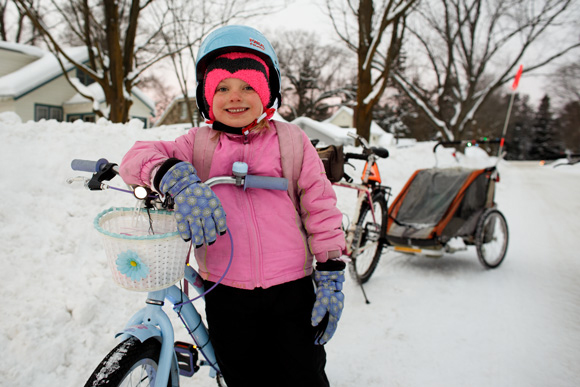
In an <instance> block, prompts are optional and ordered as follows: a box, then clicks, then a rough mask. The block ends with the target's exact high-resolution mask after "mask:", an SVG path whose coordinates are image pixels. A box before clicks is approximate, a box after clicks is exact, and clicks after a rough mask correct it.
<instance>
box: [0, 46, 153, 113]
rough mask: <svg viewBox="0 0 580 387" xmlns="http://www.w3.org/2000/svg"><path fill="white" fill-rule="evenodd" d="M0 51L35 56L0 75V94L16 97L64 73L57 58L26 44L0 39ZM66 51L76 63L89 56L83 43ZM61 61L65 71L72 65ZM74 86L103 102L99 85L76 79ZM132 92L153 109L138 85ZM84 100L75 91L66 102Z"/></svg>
mask: <svg viewBox="0 0 580 387" xmlns="http://www.w3.org/2000/svg"><path fill="white" fill-rule="evenodd" d="M2 50H8V51H15V52H19V53H22V54H24V55H28V56H32V57H36V58H37V59H36V60H34V61H33V62H31V63H29V64H27V65H25V66H23V67H21V68H20V69H18V70H16V71H14V72H12V73H10V74H7V75H4V76H3V77H0V97H12V98H14V99H18V98H20V97H22V96H23V95H26V94H27V93H29V92H31V91H32V90H34V89H36V88H38V87H40V86H42V85H44V84H46V83H48V82H50V81H52V80H53V79H55V78H58V77H60V76H61V75H62V74H63V72H62V69H61V67H60V64H59V62H58V59H57V58H56V56H54V55H53V54H52V53H51V52H48V51H45V50H42V49H40V48H38V47H34V46H29V45H25V44H19V43H9V42H4V41H0V52H1V51H2ZM65 51H66V53H67V55H69V56H70V57H71V58H72V59H73V60H75V61H77V62H80V63H83V62H86V61H87V60H88V59H89V54H88V52H87V48H86V47H84V46H81V47H70V48H67V49H65ZM63 63H64V64H65V69H66V70H67V71H69V70H71V69H73V68H74V65H73V64H72V63H70V62H69V61H67V60H66V59H65V60H64V61H63ZM76 85H77V87H79V88H82V89H84V90H85V93H86V94H91V95H94V96H95V97H97V98H96V100H97V101H98V102H104V101H105V94H104V92H103V90H102V88H101V87H100V86H99V85H98V84H96V83H93V84H91V85H90V86H88V87H87V86H84V85H82V84H80V82H77V83H76ZM131 93H132V94H133V95H134V96H135V97H137V98H138V99H140V100H141V101H142V102H143V103H144V104H145V105H146V106H147V107H148V108H150V109H151V110H152V111H155V102H154V101H153V100H152V99H151V98H149V97H148V96H147V95H146V94H145V93H144V92H143V91H141V90H140V89H138V88H137V87H133V88H132V90H131ZM86 102H88V100H87V99H86V98H84V97H82V96H81V95H80V94H78V93H77V94H76V95H75V96H74V97H72V98H71V99H70V100H68V101H66V102H65V103H67V104H75V103H86Z"/></svg>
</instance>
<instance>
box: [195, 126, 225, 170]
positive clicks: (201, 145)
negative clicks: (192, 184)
mask: <svg viewBox="0 0 580 387" xmlns="http://www.w3.org/2000/svg"><path fill="white" fill-rule="evenodd" d="M218 141H219V132H216V131H215V130H213V129H211V128H210V127H209V126H202V127H200V128H199V129H198V131H197V132H196V133H195V138H194V140H193V166H194V167H195V169H196V171H197V176H199V178H200V179H201V181H206V180H207V179H208V178H209V170H210V168H211V160H212V158H213V153H214V152H215V148H216V147H217V144H218Z"/></svg>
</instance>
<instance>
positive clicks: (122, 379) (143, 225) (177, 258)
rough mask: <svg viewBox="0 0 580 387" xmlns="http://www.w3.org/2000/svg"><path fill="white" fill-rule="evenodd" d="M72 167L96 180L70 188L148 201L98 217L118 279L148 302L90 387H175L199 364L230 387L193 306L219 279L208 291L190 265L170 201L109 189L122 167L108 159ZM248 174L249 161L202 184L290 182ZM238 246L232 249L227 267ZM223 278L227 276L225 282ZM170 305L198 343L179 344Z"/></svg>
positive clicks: (272, 185) (284, 185)
mask: <svg viewBox="0 0 580 387" xmlns="http://www.w3.org/2000/svg"><path fill="white" fill-rule="evenodd" d="M71 166H72V168H73V169H74V170H78V171H85V172H92V173H93V175H92V177H91V178H90V179H89V178H84V177H77V178H72V179H69V180H68V182H69V183H73V182H75V181H82V182H84V184H85V186H86V188H88V189H90V190H104V189H116V190H120V191H125V192H131V193H133V194H134V195H135V197H137V198H138V199H139V200H140V201H141V203H142V204H143V205H142V207H141V208H137V209H133V208H111V209H108V210H105V211H103V212H102V213H101V214H99V215H98V216H97V218H96V219H95V227H96V229H97V230H98V231H99V232H100V234H101V236H102V237H103V241H104V246H105V251H106V253H107V259H108V263H109V268H110V269H111V272H112V274H113V279H114V280H115V282H117V284H118V285H120V286H122V287H124V288H127V289H129V290H136V291H146V292H147V298H146V301H145V304H146V305H145V307H144V308H142V309H141V310H139V311H138V312H137V313H135V314H134V315H133V317H131V318H130V319H129V322H128V323H127V324H126V326H125V328H124V329H122V330H121V331H120V332H119V333H118V334H117V336H118V338H119V341H120V343H119V344H118V345H117V346H116V347H115V348H113V349H112V350H111V351H110V352H109V354H108V355H107V356H105V358H104V359H103V360H102V361H101V363H100V364H99V365H98V366H97V368H96V369H95V371H94V372H93V373H92V374H91V376H90V377H89V380H88V381H87V382H86V384H85V387H88V386H153V387H167V386H175V387H177V386H179V378H180V376H183V377H191V376H193V375H194V374H195V373H196V372H198V371H199V370H200V368H201V367H209V374H210V376H211V377H214V378H215V379H216V381H217V384H218V385H219V386H225V383H224V381H223V378H222V376H221V373H220V370H219V366H218V364H217V361H216V357H215V354H214V350H213V347H212V344H211V342H210V340H209V334H208V330H207V328H206V325H205V323H204V321H203V320H202V318H201V316H200V314H199V312H198V311H197V310H196V308H195V306H194V305H193V303H192V302H193V301H195V300H196V299H198V298H202V297H203V296H204V295H205V294H206V293H207V292H209V291H211V290H212V289H213V288H214V287H215V286H216V285H217V284H218V283H220V282H221V279H220V280H218V281H217V283H216V284H215V285H214V286H212V288H210V289H207V290H205V289H204V285H203V281H202V279H201V277H200V275H199V274H198V273H197V272H196V271H195V270H194V269H193V268H192V267H191V266H189V265H186V259H187V254H188V251H189V249H190V243H186V242H184V241H183V240H182V239H181V237H180V235H179V233H178V231H176V230H177V226H176V224H175V219H174V217H173V214H172V212H170V211H167V209H168V208H170V207H171V203H170V201H167V200H166V201H162V200H161V198H160V197H159V196H158V195H157V194H156V193H154V192H151V191H150V190H148V189H146V188H145V187H136V188H135V189H131V190H125V189H120V188H117V187H112V186H110V185H108V184H107V183H105V182H106V181H109V180H111V179H113V178H114V177H115V176H117V175H118V167H117V165H116V164H113V163H109V162H107V161H106V160H105V159H101V160H99V161H86V160H73V162H72V164H71ZM247 172H248V166H247V164H245V163H241V162H239V163H234V165H233V167H232V174H233V176H220V177H214V178H211V179H209V180H207V181H206V182H205V183H206V184H207V185H208V186H209V187H211V186H214V185H217V184H234V185H236V186H238V187H240V189H246V188H264V189H277V190H284V191H285V190H287V189H288V181H287V180H286V179H284V178H276V177H266V176H253V175H248V174H247ZM228 233H229V230H228ZM229 235H230V240H231V234H229ZM233 248H234V246H233V244H232V251H231V256H230V264H231V259H232V257H233ZM228 268H229V265H228ZM226 272H227V269H226ZM224 276H225V273H224V274H223V276H222V278H223V277H224ZM182 278H185V280H186V281H187V282H186V284H185V286H186V287H185V289H182V288H180V287H178V286H177V285H176V283H179V282H180V280H181V279H182ZM187 284H190V285H191V286H192V287H193V288H194V289H195V290H196V291H197V293H198V294H199V295H198V296H197V297H195V298H192V299H190V298H189V296H188V294H187V293H188V292H187ZM166 302H168V303H169V304H170V305H172V309H173V311H174V312H175V313H176V314H177V316H178V317H179V320H180V321H181V322H182V323H183V324H184V326H185V328H186V330H187V332H188V334H189V335H190V336H191V338H192V340H193V343H186V342H180V341H178V342H175V335H174V328H173V323H172V322H171V320H170V319H169V317H168V315H167V314H166V313H165V311H164V310H163V309H162V307H163V306H164V305H165V303H166ZM200 355H201V356H200Z"/></svg>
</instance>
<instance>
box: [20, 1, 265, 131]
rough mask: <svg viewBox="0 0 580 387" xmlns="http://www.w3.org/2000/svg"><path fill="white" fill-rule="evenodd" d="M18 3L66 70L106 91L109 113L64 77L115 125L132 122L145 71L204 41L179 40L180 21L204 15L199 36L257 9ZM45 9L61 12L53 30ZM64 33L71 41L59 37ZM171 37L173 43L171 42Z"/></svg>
mask: <svg viewBox="0 0 580 387" xmlns="http://www.w3.org/2000/svg"><path fill="white" fill-rule="evenodd" d="M14 2H15V3H16V4H17V5H18V9H19V11H20V13H22V14H25V15H26V16H27V17H28V18H30V20H32V22H33V23H34V26H35V27H36V28H37V29H38V30H39V31H40V32H41V33H42V35H43V37H44V39H45V40H46V42H47V45H48V47H49V49H50V50H51V51H52V52H53V54H55V56H56V57H57V58H58V59H59V62H60V63H61V67H62V68H63V70H64V63H65V62H66V61H68V62H70V63H72V64H73V65H74V66H75V67H76V68H78V69H79V70H81V71H83V72H84V73H86V74H87V75H88V76H89V77H91V78H92V79H93V80H95V82H97V83H98V84H99V85H100V86H101V87H102V89H103V92H104V94H105V99H106V101H107V105H108V111H102V110H101V109H99V107H98V103H96V102H97V101H96V97H95V96H93V95H91V94H88V93H87V92H86V91H84V90H83V89H82V88H80V87H77V85H76V83H75V82H73V81H71V80H70V79H69V77H68V74H67V73H66V72H65V76H67V79H69V82H70V83H71V85H72V86H73V87H74V88H75V89H76V90H77V91H78V92H79V93H80V94H81V95H83V96H84V97H85V98H88V99H90V100H92V101H93V102H95V103H93V109H94V110H95V113H96V114H98V115H101V116H105V117H108V118H109V119H110V120H111V121H113V122H126V121H127V120H128V118H129V109H130V107H131V105H132V98H131V90H132V88H133V87H134V86H135V85H136V84H137V83H138V82H139V76H140V75H141V74H142V73H143V72H145V71H147V70H148V69H150V68H151V66H153V65H154V64H155V63H158V62H159V61H160V60H162V59H164V58H167V57H170V56H172V55H175V54H176V53H179V52H180V51H181V50H183V49H185V48H186V47H190V46H191V44H193V43H195V42H197V41H199V38H201V35H199V36H198V38H197V39H195V41H192V39H190V38H189V36H190V35H188V38H187V39H183V40H181V39H180V38H181V35H178V34H177V33H175V32H172V31H179V30H180V28H182V27H180V25H182V22H183V20H184V19H182V18H185V17H189V16H192V17H198V16H197V15H200V16H199V17H200V19H199V20H198V21H199V22H200V23H201V25H203V27H204V28H203V29H201V30H198V31H197V32H199V33H201V34H203V33H204V32H205V31H207V29H209V28H212V27H215V26H217V25H221V24H225V23H226V22H228V21H230V20H232V19H233V18H234V15H235V16H236V17H243V16H248V15H251V14H252V12H254V13H255V12H256V8H253V7H248V6H247V4H246V3H244V4H242V3H241V2H239V1H236V0H221V1H215V2H212V7H215V8H212V13H211V14H210V13H209V12H208V13H204V12H202V11H203V10H204V9H206V8H204V7H205V5H204V4H205V2H204V1H203V0H195V1H187V0H182V1H165V0H161V1H159V0H125V1H118V0H50V2H48V1H44V2H43V6H41V4H40V2H39V3H38V4H37V3H36V2H35V1H34V0H14ZM47 3H48V4H49V5H47ZM196 6H197V7H196ZM47 9H51V10H54V9H56V10H57V12H56V13H54V12H53V14H52V16H53V17H56V18H58V22H57V24H56V26H55V27H51V26H49V25H48V23H47V21H46V18H45V13H46V10H47ZM248 9H249V11H248ZM260 12H262V11H260ZM178 16H179V18H178ZM210 17H211V18H210ZM63 31H64V32H65V33H66V35H68V38H69V39H62V38H60V36H62V35H63ZM187 32H188V34H189V33H191V31H187ZM168 37H171V39H170V40H168V39H169V38H168ZM70 38H74V39H73V41H77V42H80V43H82V45H84V46H86V47H87V53H88V58H89V59H88V62H87V63H81V62H79V61H75V60H74V58H72V57H71V56H70V55H68V53H67V50H66V48H65V46H66V44H68V43H69V42H70ZM169 42H170V44H168V43H169Z"/></svg>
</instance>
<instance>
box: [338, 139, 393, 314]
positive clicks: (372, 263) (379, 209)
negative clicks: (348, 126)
mask: <svg viewBox="0 0 580 387" xmlns="http://www.w3.org/2000/svg"><path fill="white" fill-rule="evenodd" d="M349 136H350V137H353V138H354V139H356V140H358V141H359V142H360V144H361V146H362V152H361V153H345V154H344V162H345V163H348V161H349V160H364V161H365V166H364V169H363V171H362V176H361V183H360V184H357V183H353V179H352V178H351V177H350V176H348V175H346V174H345V175H344V177H343V179H342V180H340V181H338V182H335V183H333V185H335V186H337V187H345V188H350V189H354V190H356V191H357V203H356V206H355V210H354V215H353V217H352V219H348V224H347V225H345V226H344V227H343V228H344V230H345V236H346V255H347V256H348V257H349V258H350V260H351V261H350V263H349V271H350V273H351V276H352V277H353V278H355V279H356V281H357V282H358V283H359V285H361V289H363V288H362V284H364V283H366V282H367V281H368V280H369V279H370V278H371V276H372V274H373V272H374V271H375V269H376V267H377V265H378V263H379V260H380V258H381V254H382V252H383V248H384V247H385V245H386V244H387V240H386V238H385V235H386V227H387V211H388V202H389V197H390V196H391V187H388V186H384V185H381V175H380V173H379V167H378V164H377V160H378V159H379V158H387V157H389V151H388V150H386V149H385V148H380V147H371V146H370V145H369V143H368V142H367V141H366V140H365V139H364V138H363V137H361V136H359V135H358V134H354V133H349ZM363 294H364V289H363ZM365 300H366V302H367V303H368V299H366V294H365Z"/></svg>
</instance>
